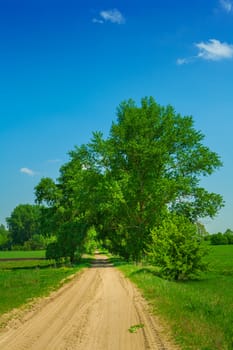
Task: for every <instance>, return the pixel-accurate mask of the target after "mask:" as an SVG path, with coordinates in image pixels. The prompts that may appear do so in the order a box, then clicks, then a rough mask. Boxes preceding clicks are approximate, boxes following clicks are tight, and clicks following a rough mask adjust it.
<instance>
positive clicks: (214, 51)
mask: <svg viewBox="0 0 233 350" xmlns="http://www.w3.org/2000/svg"><path fill="white" fill-rule="evenodd" d="M195 46H196V47H197V48H198V49H199V53H198V57H200V58H203V59H204V60H211V61H219V60H222V59H225V58H232V57H233V45H231V44H227V43H221V42H220V41H219V40H216V39H210V40H209V41H208V42H206V43H205V42H200V43H197V44H195Z"/></svg>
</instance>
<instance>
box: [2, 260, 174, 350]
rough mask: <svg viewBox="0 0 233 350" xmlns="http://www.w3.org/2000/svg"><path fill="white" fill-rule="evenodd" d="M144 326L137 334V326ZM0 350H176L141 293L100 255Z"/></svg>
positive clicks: (12, 330) (10, 331) (9, 334)
mask: <svg viewBox="0 0 233 350" xmlns="http://www.w3.org/2000/svg"><path fill="white" fill-rule="evenodd" d="M137 324H143V325H144V327H143V328H141V329H138V330H137V332H136V333H130V332H129V328H130V327H132V326H133V325H137ZM0 349H1V350H131V349H132V350H144V349H145V350H149V349H151V350H152V349H153V350H173V349H175V347H174V346H172V345H171V344H169V343H168V342H167V341H165V340H164V339H163V337H162V336H161V327H160V325H159V324H158V322H156V321H155V319H154V318H153V317H152V316H151V315H150V313H149V312H148V309H147V305H146V303H145V301H144V300H143V299H142V297H141V295H140V293H139V292H138V291H137V289H136V288H135V287H134V286H133V285H132V284H131V283H130V282H129V281H128V280H126V279H125V278H124V277H123V275H122V274H121V273H120V272H119V271H118V270H116V269H115V268H113V267H112V266H110V265H108V264H107V259H106V258H105V257H103V256H100V255H99V256H97V259H96V261H95V264H94V265H93V267H92V268H90V269H87V270H86V271H85V272H84V273H82V274H81V275H80V276H78V277H75V278H74V279H73V280H72V281H71V282H69V284H66V285H65V286H63V287H62V288H61V289H60V290H59V291H58V292H55V293H53V294H52V295H51V297H50V298H49V299H48V301H47V302H43V300H42V302H41V304H40V303H39V304H38V305H37V306H36V310H35V311H34V312H33V310H32V311H30V312H29V313H28V314H26V315H25V316H24V317H23V318H22V319H21V320H20V322H19V323H16V324H15V325H14V327H12V326H11V323H9V324H8V327H6V329H5V330H4V332H3V333H2V334H1V335H0Z"/></svg>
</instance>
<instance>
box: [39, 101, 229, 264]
mask: <svg viewBox="0 0 233 350" xmlns="http://www.w3.org/2000/svg"><path fill="white" fill-rule="evenodd" d="M203 140H204V135H203V134H202V133H201V132H200V131H197V130H195V128H194V121H193V118H192V117H191V116H184V117H182V116H181V115H180V114H177V113H176V112H175V110H174V108H173V107H172V106H170V105H169V106H167V107H163V106H160V105H159V104H157V103H156V102H155V100H154V99H153V98H152V97H150V98H143V99H142V101H141V106H137V105H136V103H135V102H134V101H132V100H129V101H126V102H123V103H122V104H120V106H119V107H118V109H117V120H116V122H114V123H113V124H112V127H111V129H110V133H109V136H108V137H107V138H104V137H103V134H102V133H101V132H95V133H93V137H92V139H91V140H90V142H89V143H87V144H84V145H81V146H79V147H78V146H76V147H75V149H74V150H73V151H71V152H69V156H70V160H69V162H68V163H66V164H64V165H63V166H62V167H61V169H60V177H59V178H58V180H57V182H56V183H55V182H54V181H52V180H51V179H49V178H44V179H42V180H41V182H40V183H39V184H38V185H37V187H36V189H35V193H36V198H37V202H38V203H41V204H42V203H44V204H46V206H47V208H46V209H45V211H46V215H47V218H48V220H47V222H48V226H49V225H50V229H51V230H53V231H54V232H55V231H56V232H57V234H58V236H59V235H61V232H63V235H64V232H66V233H65V235H68V236H70V237H72V236H73V235H74V234H75V235H78V236H79V237H84V236H85V232H86V230H87V229H88V227H91V226H93V225H94V226H95V227H96V230H97V232H98V235H99V238H101V239H102V240H103V241H104V242H105V244H106V245H107V246H108V248H109V249H110V250H111V251H113V252H116V253H119V254H121V255H122V256H124V257H126V258H130V257H131V258H133V259H134V260H140V259H141V258H142V256H143V255H144V254H145V250H146V247H147V245H148V244H150V243H151V242H152V236H151V230H152V229H154V228H155V227H159V226H160V225H161V223H162V222H163V220H164V218H166V216H167V215H168V214H169V213H173V214H176V215H179V216H184V217H185V218H187V219H188V220H189V221H190V222H191V223H195V222H197V221H198V220H199V219H200V218H203V217H206V216H209V217H211V218H213V217H214V216H215V215H216V214H217V212H218V211H219V209H220V208H221V207H222V205H223V200H222V197H221V196H220V195H218V194H215V193H209V192H208V191H206V190H205V189H204V188H202V187H201V186H200V180H201V178H202V177H203V176H208V175H211V174H212V173H213V172H214V171H215V170H216V169H217V168H219V167H220V166H221V165H222V164H221V161H220V158H219V156H218V155H217V154H216V153H215V152H212V151H211V150H210V149H209V148H208V147H206V146H205V145H204V144H203ZM70 225H71V226H70ZM72 225H73V226H72ZM71 227H72V229H71ZM65 228H66V229H65ZM64 230H65V231H64ZM59 232H60V233H59ZM74 232H76V233H74ZM77 242H78V240H76V243H77ZM76 243H74V245H75V244H76ZM77 244H78V243H77Z"/></svg>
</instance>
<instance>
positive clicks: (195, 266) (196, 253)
mask: <svg viewBox="0 0 233 350" xmlns="http://www.w3.org/2000/svg"><path fill="white" fill-rule="evenodd" d="M151 239H152V242H151V244H150V245H149V246H148V252H147V253H148V257H149V260H150V262H151V263H152V264H153V265H157V266H160V267H161V274H162V276H164V277H166V278H168V279H173V280H183V279H188V278H191V277H192V276H193V275H196V274H197V273H199V272H200V271H203V270H205V269H206V267H207V266H206V264H205V263H204V262H203V259H202V258H203V256H204V255H206V253H207V248H206V245H204V244H203V239H202V238H201V236H200V235H199V234H198V231H197V228H196V225H195V224H193V223H191V222H190V221H189V220H188V219H187V218H185V217H183V216H176V215H169V216H167V217H166V218H165V219H164V220H163V222H162V224H161V225H160V226H159V227H156V228H154V229H153V230H152V231H151Z"/></svg>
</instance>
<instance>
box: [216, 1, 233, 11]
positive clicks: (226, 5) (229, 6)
mask: <svg viewBox="0 0 233 350" xmlns="http://www.w3.org/2000/svg"><path fill="white" fill-rule="evenodd" d="M219 3H220V5H221V7H222V8H223V10H224V11H226V12H227V13H230V12H231V11H233V2H232V1H230V0H219Z"/></svg>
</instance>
